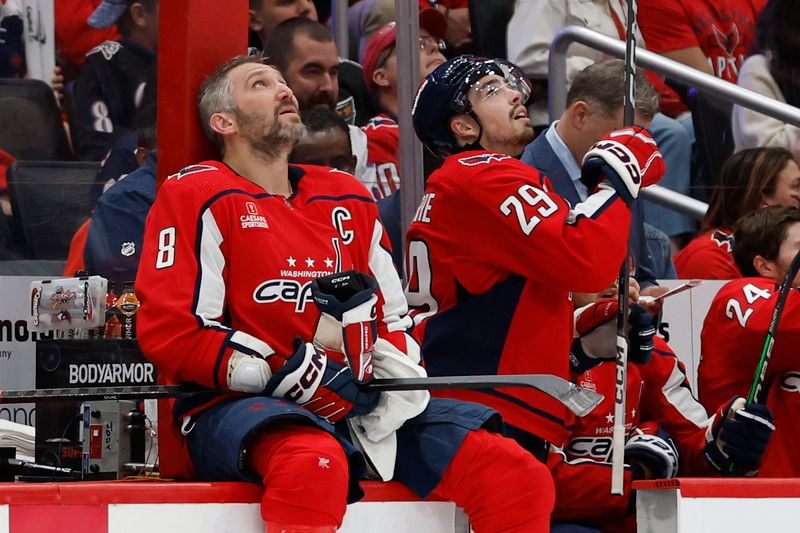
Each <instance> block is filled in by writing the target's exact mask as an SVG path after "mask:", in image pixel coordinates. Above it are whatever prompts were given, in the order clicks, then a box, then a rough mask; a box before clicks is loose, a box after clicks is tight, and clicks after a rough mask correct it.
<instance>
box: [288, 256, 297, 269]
mask: <svg viewBox="0 0 800 533" xmlns="http://www.w3.org/2000/svg"><path fill="white" fill-rule="evenodd" d="M286 262H287V263H289V266H290V267H293V266H295V263H297V259H295V258H294V257H292V256H289V259H287V260H286Z"/></svg>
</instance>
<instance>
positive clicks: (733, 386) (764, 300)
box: [697, 278, 800, 477]
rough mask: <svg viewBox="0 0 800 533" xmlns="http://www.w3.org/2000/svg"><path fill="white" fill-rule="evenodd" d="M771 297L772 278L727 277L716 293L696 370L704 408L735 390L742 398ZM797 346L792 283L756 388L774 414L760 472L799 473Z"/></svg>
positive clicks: (797, 302)
mask: <svg viewBox="0 0 800 533" xmlns="http://www.w3.org/2000/svg"><path fill="white" fill-rule="evenodd" d="M777 298H778V283H776V282H775V281H772V280H768V279H765V278H742V279H737V280H733V281H731V282H730V283H728V284H726V285H725V286H723V287H722V288H721V289H720V290H719V292H718V293H717V296H716V298H714V301H713V302H712V303H711V308H710V309H709V310H708V314H707V315H706V319H705V322H704V323H703V332H702V334H701V337H700V340H701V353H702V359H701V360H700V366H699V367H698V374H697V376H698V385H699V392H700V401H701V402H702V403H703V405H705V406H706V409H708V410H709V411H712V410H716V409H717V408H718V407H719V406H720V405H722V404H723V403H724V402H727V401H728V400H730V399H731V397H732V396H733V395H735V394H736V395H739V396H742V397H745V398H746V397H747V394H748V392H749V390H750V385H751V384H752V382H753V376H754V374H755V371H756V367H757V366H758V361H759V358H760V356H761V351H762V348H763V346H764V340H765V339H766V336H767V327H768V326H769V322H770V319H771V318H772V312H773V310H774V309H775V302H776V301H777ZM799 345H800V293H798V290H797V289H796V288H795V289H792V290H791V291H790V292H789V296H788V299H787V300H786V306H785V307H784V308H783V315H782V316H781V322H780V329H779V331H778V333H777V335H776V336H775V344H774V346H773V349H772V357H771V358H770V361H769V365H768V366H767V374H766V379H765V382H764V387H765V390H763V391H762V393H761V394H762V398H765V399H766V405H767V407H769V409H770V411H772V415H773V416H774V417H775V427H776V429H775V432H774V433H773V434H772V439H771V441H770V444H769V447H768V448H767V451H766V453H765V455H764V460H763V463H762V466H761V470H760V473H759V476H760V477H796V476H800V456H798V454H797V448H796V446H797V442H798V439H799V438H800V431H798V425H797V417H798V414H800V357H798V353H797V347H798V346H799ZM762 401H763V400H762Z"/></svg>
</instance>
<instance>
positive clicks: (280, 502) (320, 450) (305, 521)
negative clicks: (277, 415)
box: [248, 425, 348, 533]
mask: <svg viewBox="0 0 800 533" xmlns="http://www.w3.org/2000/svg"><path fill="white" fill-rule="evenodd" d="M248 454H249V458H250V467H251V468H252V469H253V470H255V471H256V472H258V474H259V475H260V476H261V477H262V479H263V483H264V496H263V498H262V499H261V516H262V517H263V518H264V521H265V522H267V524H268V526H267V531H269V532H270V533H272V532H273V531H276V532H280V531H281V529H280V528H283V529H284V530H285V531H286V532H287V533H289V532H295V531H296V532H298V533H300V532H305V531H309V532H313V533H318V532H319V533H327V532H328V531H335V528H337V527H339V526H341V525H342V519H343V517H344V512H345V509H346V508H347V481H348V467H347V457H346V456H345V453H344V450H343V449H342V446H341V445H340V444H339V442H338V441H337V440H336V438H335V437H334V436H333V435H331V434H329V433H327V432H325V431H323V430H322V429H319V428H315V427H312V426H300V425H290V426H281V427H279V428H275V429H269V430H267V431H266V432H264V433H260V434H259V435H257V436H256V437H255V438H254V439H253V442H252V443H251V444H250V446H249V450H248ZM273 526H274V527H273ZM302 526H305V527H306V528H308V527H309V526H315V527H322V528H323V529H302ZM326 526H327V528H331V529H325V527H326ZM270 528H272V529H270ZM276 528H277V529H276ZM291 528H295V529H291Z"/></svg>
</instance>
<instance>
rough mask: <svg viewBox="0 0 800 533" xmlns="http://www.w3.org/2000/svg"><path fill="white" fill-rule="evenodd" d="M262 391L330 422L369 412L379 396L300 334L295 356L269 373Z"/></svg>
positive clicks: (296, 341) (296, 343) (296, 340)
mask: <svg viewBox="0 0 800 533" xmlns="http://www.w3.org/2000/svg"><path fill="white" fill-rule="evenodd" d="M263 392H264V394H266V395H268V396H274V397H279V398H286V399H287V400H290V401H293V402H295V403H297V404H299V405H302V406H303V407H305V408H306V409H308V410H309V411H311V412H312V413H315V414H316V415H317V416H319V417H321V418H324V419H325V420H327V421H328V422H330V423H334V422H336V421H338V420H341V419H342V418H345V417H350V416H356V415H363V414H366V413H369V412H370V411H372V410H373V409H374V408H375V406H376V405H377V403H378V397H379V395H380V393H378V392H365V391H362V390H361V389H359V388H358V385H357V384H356V382H355V381H354V380H353V373H352V372H350V369H349V368H347V367H346V366H345V365H343V364H341V363H338V362H336V361H333V360H331V359H329V358H328V356H327V355H326V354H325V351H324V350H319V349H317V348H316V347H314V345H313V344H311V343H309V342H303V341H302V339H300V338H299V337H298V338H297V339H295V353H294V355H292V356H291V357H290V358H289V359H287V360H286V364H285V365H284V366H283V367H282V368H281V369H280V370H278V371H277V372H275V374H273V375H272V377H271V378H270V379H269V381H268V382H267V385H266V387H265V388H264V391H263Z"/></svg>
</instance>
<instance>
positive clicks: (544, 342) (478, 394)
mask: <svg viewBox="0 0 800 533" xmlns="http://www.w3.org/2000/svg"><path fill="white" fill-rule="evenodd" d="M550 190H551V189H550V186H549V183H548V182H547V181H546V178H544V177H542V176H541V175H540V174H539V173H538V172H537V171H536V170H535V169H533V168H531V167H529V166H528V165H526V164H525V163H522V162H521V161H519V160H517V159H515V158H512V157H509V156H507V155H505V154H501V153H497V152H486V151H466V152H460V153H457V154H455V155H451V156H449V157H448V158H447V159H446V160H445V161H444V163H443V165H442V166H441V167H440V168H439V169H437V170H436V171H435V172H433V174H431V176H430V178H428V183H427V187H426V189H425V194H424V195H423V197H422V201H421V202H420V206H419V208H418V210H417V214H416V216H415V217H414V221H413V223H412V224H411V227H410V228H409V232H408V236H407V254H406V261H407V262H406V272H408V279H409V281H408V286H407V288H406V297H407V299H408V304H409V307H410V308H411V309H412V315H413V316H414V322H415V323H416V324H417V326H416V327H415V329H414V334H415V336H417V337H418V338H419V339H421V341H422V343H423V344H422V354H423V358H424V360H425V363H426V368H427V370H428V373H429V374H430V375H479V374H553V375H556V376H561V377H563V378H565V379H569V363H568V356H569V348H570V345H571V343H572V301H571V300H570V298H569V291H570V290H574V291H582V292H596V291H597V290H600V289H601V288H602V287H605V286H608V284H609V283H610V282H611V281H612V280H613V279H614V276H615V273H616V271H617V270H618V269H619V265H620V264H621V263H622V260H623V258H624V256H625V249H626V245H627V237H628V228H629V225H630V219H631V215H630V211H629V209H628V207H627V206H626V205H625V202H624V201H623V200H622V199H621V198H620V197H619V196H618V195H617V194H616V193H615V192H614V191H613V190H609V189H605V188H604V189H602V190H601V191H600V192H597V193H595V194H593V195H592V196H590V197H589V198H588V199H587V200H586V202H584V203H581V204H578V205H577V206H575V208H574V209H570V206H569V204H568V203H567V202H566V201H565V200H564V199H563V198H561V197H560V196H558V195H556V194H554V193H551V192H550ZM446 396H449V397H452V398H457V399H462V400H467V401H474V402H478V403H483V404H484V405H488V406H490V407H492V408H494V409H497V410H498V411H500V413H501V414H502V415H503V418H504V420H505V421H506V422H508V423H509V424H511V425H512V426H515V427H517V428H520V429H523V430H524V431H527V432H529V433H532V434H534V435H536V436H538V437H540V438H542V439H545V440H547V441H549V442H561V441H562V440H563V439H564V438H566V437H567V436H568V435H569V434H570V433H571V432H572V424H573V416H572V414H571V413H570V412H569V411H568V410H567V409H566V408H565V407H564V406H563V405H562V404H561V403H559V402H558V401H556V400H554V399H553V398H550V397H549V396H546V395H544V394H543V393H540V392H538V391H535V390H533V389H527V388H525V389H523V388H512V389H497V390H484V391H447V392H446Z"/></svg>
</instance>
